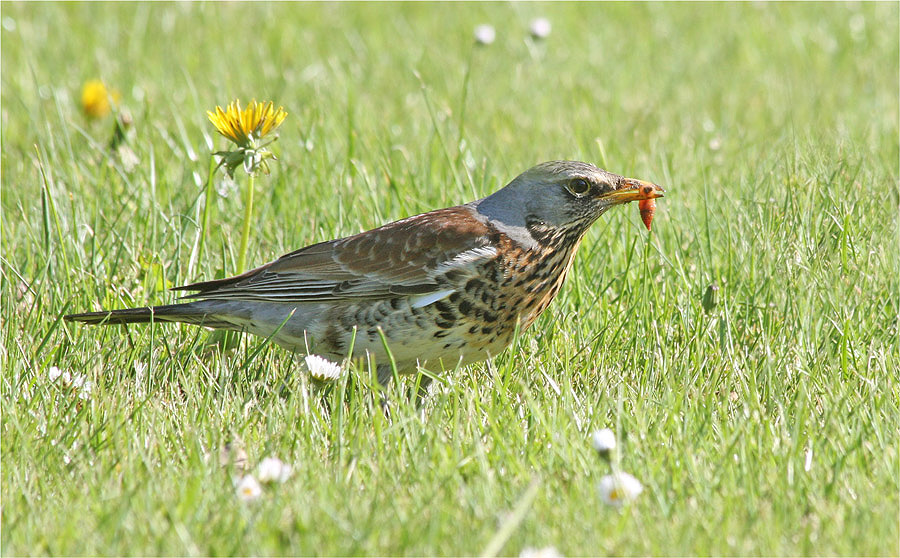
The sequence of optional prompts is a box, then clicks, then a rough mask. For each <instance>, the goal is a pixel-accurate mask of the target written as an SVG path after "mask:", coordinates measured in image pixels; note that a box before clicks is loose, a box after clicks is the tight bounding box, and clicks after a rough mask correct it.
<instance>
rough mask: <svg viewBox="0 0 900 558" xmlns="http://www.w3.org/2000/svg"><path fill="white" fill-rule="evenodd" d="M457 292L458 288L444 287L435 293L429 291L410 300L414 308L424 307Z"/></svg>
mask: <svg viewBox="0 0 900 558" xmlns="http://www.w3.org/2000/svg"><path fill="white" fill-rule="evenodd" d="M455 292H456V289H444V290H442V291H437V292H433V293H428V294H426V295H422V296H417V297H415V298H411V299H410V300H409V304H410V306H412V307H413V308H424V307H426V306H428V305H429V304H434V303H435V302H437V301H439V300H441V299H444V298H447V297H448V296H450V295H452V294H453V293H455Z"/></svg>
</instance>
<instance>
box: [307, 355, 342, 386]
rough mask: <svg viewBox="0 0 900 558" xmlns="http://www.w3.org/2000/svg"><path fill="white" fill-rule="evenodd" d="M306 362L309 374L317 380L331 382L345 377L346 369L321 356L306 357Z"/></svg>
mask: <svg viewBox="0 0 900 558" xmlns="http://www.w3.org/2000/svg"><path fill="white" fill-rule="evenodd" d="M304 361H305V362H306V368H307V370H309V374H310V375H311V376H312V377H313V378H315V379H317V380H320V381H323V382H330V381H333V380H337V379H338V378H340V377H341V376H343V375H344V369H343V368H342V367H341V365H340V364H337V363H336V362H331V361H330V360H328V359H327V358H323V357H320V356H319V355H306V358H304Z"/></svg>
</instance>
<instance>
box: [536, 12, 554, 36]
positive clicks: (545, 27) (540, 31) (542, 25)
mask: <svg viewBox="0 0 900 558" xmlns="http://www.w3.org/2000/svg"><path fill="white" fill-rule="evenodd" d="M551 29H553V26H552V25H550V20H549V19H547V18H545V17H538V18H535V19H532V20H531V36H532V37H534V38H535V39H546V38H547V36H548V35H550V31H551Z"/></svg>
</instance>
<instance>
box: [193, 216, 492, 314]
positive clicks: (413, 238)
mask: <svg viewBox="0 0 900 558" xmlns="http://www.w3.org/2000/svg"><path fill="white" fill-rule="evenodd" d="M490 233H491V230H490V229H489V228H488V227H487V226H486V225H485V224H484V223H482V222H481V221H479V220H478V219H476V218H475V217H474V216H473V210H472V209H470V208H468V207H465V206H461V207H452V208H448V209H439V210H437V211H432V212H430V213H424V214H422V215H416V216H414V217H409V218H407V219H403V220H401V221H396V222H393V223H389V224H387V225H384V226H383V227H380V228H377V229H374V230H371V231H367V232H364V233H360V234H357V235H354V236H350V237H347V238H342V239H338V240H331V241H328V242H322V243H319V244H314V245H312V246H307V247H306V248H302V249H300V250H297V251H296V252H291V253H290V254H286V255H284V256H282V257H281V258H279V259H278V260H275V261H274V262H271V263H269V264H266V265H264V266H262V267H259V268H257V269H254V270H252V271H249V272H247V273H245V274H243V275H239V276H236V277H231V278H228V279H220V280H217V281H207V282H203V283H194V284H192V285H186V286H183V287H178V288H177V290H195V291H199V292H197V293H195V294H192V295H189V296H187V297H185V298H199V299H220V300H253V301H269V302H323V301H335V300H348V299H373V298H393V297H403V296H416V297H419V298H420V299H422V300H428V299H429V296H430V295H433V294H434V293H441V292H443V291H445V290H446V288H447V287H446V284H445V282H444V284H442V278H444V277H446V276H447V275H448V273H462V274H469V273H472V274H474V273H475V268H476V266H478V265H479V264H480V263H483V262H485V261H487V260H489V259H492V258H494V257H496V255H497V251H496V249H495V248H494V245H493V244H492V242H493V241H494V239H492V238H491V237H492V235H491V234H490ZM435 300H437V299H435Z"/></svg>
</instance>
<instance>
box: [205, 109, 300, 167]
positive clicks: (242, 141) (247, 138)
mask: <svg viewBox="0 0 900 558" xmlns="http://www.w3.org/2000/svg"><path fill="white" fill-rule="evenodd" d="M206 115H207V116H208V117H209V121H210V122H212V123H213V125H214V126H215V127H216V130H218V132H219V133H220V134H222V135H223V136H225V137H226V138H228V139H229V140H231V141H233V142H234V143H235V145H237V149H235V150H233V151H219V152H218V153H216V155H217V156H219V157H221V161H220V162H219V165H220V166H222V165H224V166H225V170H226V171H227V172H228V175H229V176H234V170H235V169H236V168H237V167H238V166H240V165H243V166H244V170H245V171H247V174H251V175H253V174H256V171H257V170H262V171H263V172H264V173H265V174H269V166H268V164H267V163H266V159H274V158H275V156H274V155H273V154H272V153H271V152H270V151H269V150H268V149H266V146H267V145H269V144H270V143H272V141H275V140H276V139H278V136H275V137H274V138H272V140H271V141H269V142H267V143H260V142H261V140H262V139H263V138H264V137H265V136H266V135H268V134H269V133H271V132H272V131H273V130H275V128H277V127H278V126H280V125H281V123H282V122H284V119H285V117H287V113H286V112H284V107H278V110H275V105H274V104H273V103H272V101H269V102H268V103H257V102H256V99H253V100H252V101H250V104H249V105H248V106H247V108H245V109H241V103H240V101H237V100H235V101H232V102H231V103H230V104H229V105H228V106H227V107H226V108H225V109H223V108H222V107H220V106H216V110H215V112H213V111H211V110H208V111H206Z"/></svg>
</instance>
